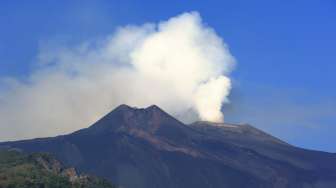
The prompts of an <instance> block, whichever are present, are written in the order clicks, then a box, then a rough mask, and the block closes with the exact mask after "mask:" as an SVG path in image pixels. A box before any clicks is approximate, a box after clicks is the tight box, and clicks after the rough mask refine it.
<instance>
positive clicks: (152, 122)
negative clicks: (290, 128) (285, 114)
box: [0, 105, 336, 188]
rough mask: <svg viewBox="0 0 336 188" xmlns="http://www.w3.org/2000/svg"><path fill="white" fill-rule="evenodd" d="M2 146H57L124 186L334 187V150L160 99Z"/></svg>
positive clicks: (69, 160) (60, 154)
mask: <svg viewBox="0 0 336 188" xmlns="http://www.w3.org/2000/svg"><path fill="white" fill-rule="evenodd" d="M0 146H2V147H10V148H18V149H21V150H23V151H26V152H49V153H52V154H54V155H55V156H56V157H57V158H58V159H60V160H61V161H62V162H63V163H64V164H66V165H69V166H74V167H75V168H76V169H78V170H79V171H80V172H85V173H89V174H95V175H97V176H102V177H105V178H107V179H108V180H110V181H111V182H115V183H116V184H117V185H120V186H122V187H125V188H157V187H160V188H185V187H193V188H218V187H221V188H224V187H230V188H232V187H239V188H240V187H248V188H254V187H255V188H259V187H267V188H270V187H272V188H285V187H293V188H301V187H302V188H319V187H321V188H324V187H326V188H328V187H330V188H332V187H336V155H335V154H331V153H326V152H318V151H311V150H305V149H301V148H297V147H294V146H291V145H289V144H287V143H285V142H283V141H281V140H279V139H277V138H275V137H273V136H271V135H269V134H267V133H265V132H263V131H261V130H258V129H256V128H254V127H252V126H250V125H232V124H219V123H212V122H195V123H193V124H190V125H186V124H183V123H182V122H180V121H178V120H176V119H175V118H174V117H172V116H170V115H169V114H167V113H166V112H164V111H163V110H161V109H160V108H159V107H157V106H155V105H153V106H150V107H148V108H145V109H143V108H132V107H130V106H127V105H121V106H119V107H117V108H116V109H114V110H113V111H112V112H110V113H109V114H107V115H106V116H105V117H103V118H102V119H100V120H99V121H97V122H96V123H95V124H93V125H92V126H90V127H89V128H86V129H82V130H79V131H76V132H74V133H72V134H69V135H64V136H57V137H52V138H39V139H32V140H24V141H15V142H5V143H1V144H0Z"/></svg>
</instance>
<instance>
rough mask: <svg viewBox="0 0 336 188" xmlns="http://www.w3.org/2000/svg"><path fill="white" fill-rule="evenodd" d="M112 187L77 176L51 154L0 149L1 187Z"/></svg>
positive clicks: (89, 177)
mask: <svg viewBox="0 0 336 188" xmlns="http://www.w3.org/2000/svg"><path fill="white" fill-rule="evenodd" d="M28 187H29V188H114V187H113V186H112V185H111V184H110V183H108V182H107V181H106V180H103V179H100V178H96V177H93V176H86V175H77V172H76V170H75V169H74V168H64V167H63V166H62V165H61V163H60V162H59V161H57V160H56V159H55V158H54V157H52V156H51V155H50V154H46V153H33V154H29V155H28V154H24V153H22V152H19V151H16V150H0V188H28Z"/></svg>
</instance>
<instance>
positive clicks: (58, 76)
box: [0, 12, 234, 140]
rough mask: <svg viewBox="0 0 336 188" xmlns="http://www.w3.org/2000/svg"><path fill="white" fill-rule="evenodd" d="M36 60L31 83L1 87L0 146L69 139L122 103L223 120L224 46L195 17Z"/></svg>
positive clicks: (227, 57) (228, 59)
mask: <svg viewBox="0 0 336 188" xmlns="http://www.w3.org/2000/svg"><path fill="white" fill-rule="evenodd" d="M38 57H39V58H38V59H39V62H38V63H39V68H38V69H37V70H35V71H34V72H33V73H32V74H31V75H30V76H29V78H28V80H26V81H25V82H20V81H16V80H13V79H7V80H6V83H7V85H6V86H5V85H4V84H2V85H3V86H5V87H2V88H6V89H3V90H2V91H1V92H0V127H1V131H0V140H14V139H23V138H32V137H41V136H53V135H58V134H64V133H69V132H71V131H74V130H77V129H80V128H83V127H87V126H89V125H90V124H92V123H94V122H95V121H96V120H98V119H99V118H101V117H102V116H103V115H104V114H106V113H108V112H109V111H110V110H111V109H113V108H114V107H116V106H118V105H119V104H122V103H125V104H128V105H131V106H137V107H146V106H149V105H151V104H157V105H159V106H160V107H162V108H163V109H164V110H166V111H168V112H169V113H171V114H173V115H179V114H185V113H189V112H195V114H197V115H198V118H199V119H202V120H208V121H223V114H222V112H221V106H222V103H223V102H228V98H227V97H228V95H229V93H230V89H231V84H230V79H229V78H228V74H229V73H230V71H231V70H232V68H233V66H234V58H233V57H232V55H231V54H230V52H229V50H228V48H227V46H226V44H225V43H224V42H223V40H222V39H221V38H220V37H219V36H218V35H217V34H216V33H215V31H214V30H213V29H212V28H210V27H208V26H207V25H204V24H203V23H202V20H201V18H200V16H199V14H198V13H197V12H191V13H184V14H181V15H179V16H176V17H173V18H171V19H169V20H167V21H162V22H160V23H158V24H152V23H148V24H144V25H142V26H126V27H121V28H119V29H118V30H117V31H116V32H115V33H113V34H112V35H110V36H108V37H106V38H105V39H104V40H100V41H96V42H86V43H83V44H81V45H78V46H77V47H75V48H67V47H62V48H56V49H55V48H54V49H42V50H41V52H40V54H39V55H38ZM179 117H182V116H179ZM182 120H184V119H182Z"/></svg>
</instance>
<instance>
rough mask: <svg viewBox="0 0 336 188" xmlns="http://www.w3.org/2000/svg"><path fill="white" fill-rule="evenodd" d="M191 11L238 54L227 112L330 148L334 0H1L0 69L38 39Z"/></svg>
mask: <svg viewBox="0 0 336 188" xmlns="http://www.w3.org/2000/svg"><path fill="white" fill-rule="evenodd" d="M186 11H198V12H199V13H200V15H201V16H202V18H203V20H204V22H206V23H207V24H208V25H210V26H211V27H213V28H214V29H215V30H216V31H217V33H218V34H219V35H220V36H221V37H222V38H224V40H225V42H226V43H227V44H228V45H229V47H230V50H231V52H232V54H233V55H234V56H235V58H236V59H237V61H238V65H237V68H236V70H235V71H234V72H233V74H232V78H233V80H234V89H233V93H232V95H231V101H232V103H231V104H230V105H226V106H225V108H224V111H225V114H226V120H227V121H231V122H237V123H241V122H247V123H250V124H253V125H254V126H256V127H259V128H261V129H263V130H266V131H267V132H270V133H271V134H273V135H276V136H278V137H280V138H282V139H284V140H285V141H287V142H289V143H291V144H294V145H297V146H300V147H305V148H311V149H317V150H324V151H331V152H336V136H335V133H336V87H335V85H336V84H335V82H336V75H335V72H336V51H335V50H336V47H335V44H336V21H335V20H336V2H335V1H334V0H301V1H298V0H274V1H269V0H264V1H257V0H256V1H243V0H234V1H178V0H173V1H162V2H159V1H128V0H123V1H83V0H81V1H79V0H78V1H61V0H60V1H48V0H41V1H38V0H36V1H28V0H27V1H12V0H3V1H1V2H0V65H1V66H0V77H7V76H10V77H16V78H18V79H21V80H24V79H25V77H26V76H27V75H29V73H30V72H31V71H32V70H33V69H34V61H35V58H36V55H37V53H38V47H39V45H40V44H41V42H43V41H66V42H67V43H74V44H75V43H78V42H80V41H83V40H90V39H94V38H99V37H101V36H105V35H107V34H110V33H112V32H113V31H114V30H115V28H116V27H117V26H122V25H126V24H142V23H144V22H157V21H160V20H166V19H168V18H169V17H172V16H175V15H177V14H180V13H182V12H186Z"/></svg>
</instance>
